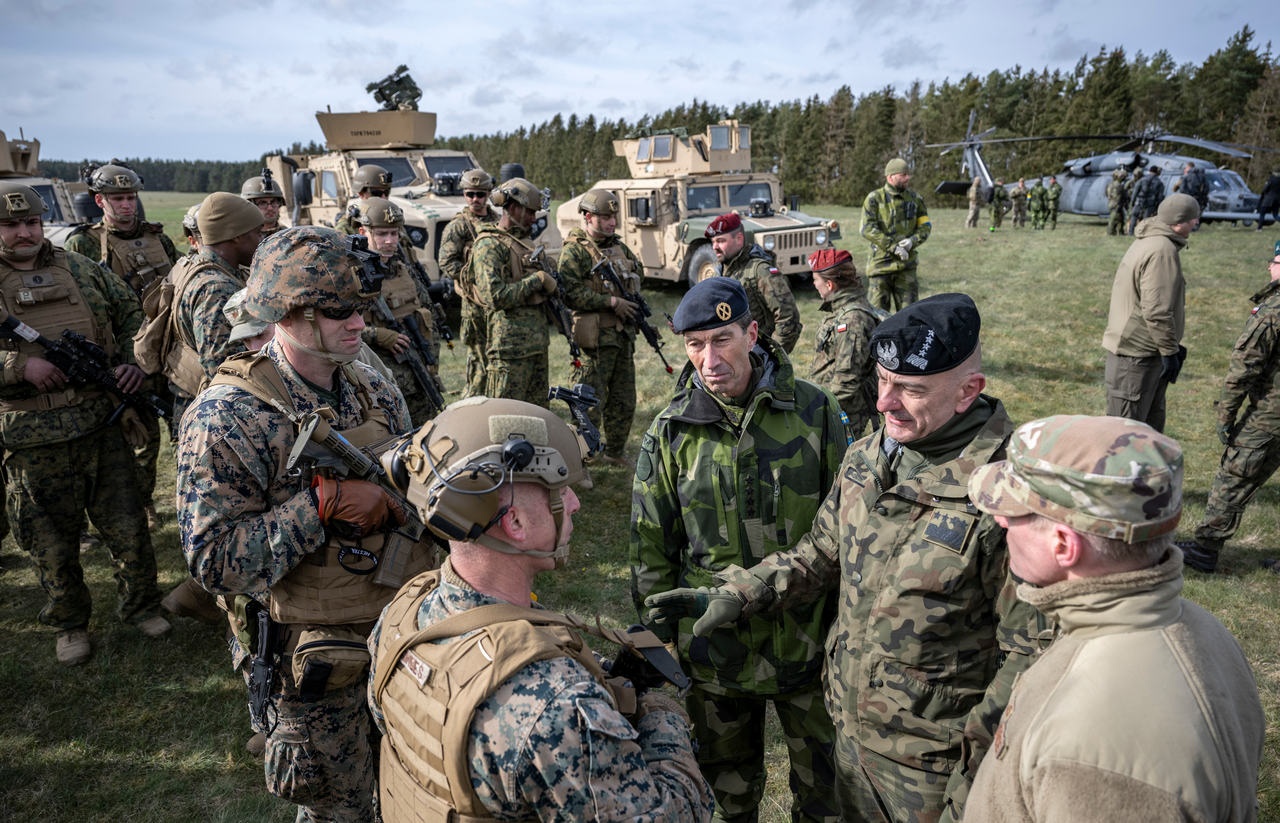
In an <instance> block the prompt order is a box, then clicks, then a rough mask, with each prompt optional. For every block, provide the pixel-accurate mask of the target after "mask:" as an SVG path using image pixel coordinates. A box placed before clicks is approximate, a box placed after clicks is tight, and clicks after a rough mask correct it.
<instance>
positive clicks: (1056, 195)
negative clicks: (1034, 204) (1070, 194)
mask: <svg viewBox="0 0 1280 823" xmlns="http://www.w3.org/2000/svg"><path fill="white" fill-rule="evenodd" d="M1061 200H1062V184H1061V183H1059V182H1058V181H1057V180H1054V181H1053V182H1052V183H1050V184H1049V187H1048V188H1047V189H1045V205H1046V206H1047V207H1048V209H1049V215H1048V217H1049V228H1050V229H1056V228H1058V203H1059V202H1060V201H1061Z"/></svg>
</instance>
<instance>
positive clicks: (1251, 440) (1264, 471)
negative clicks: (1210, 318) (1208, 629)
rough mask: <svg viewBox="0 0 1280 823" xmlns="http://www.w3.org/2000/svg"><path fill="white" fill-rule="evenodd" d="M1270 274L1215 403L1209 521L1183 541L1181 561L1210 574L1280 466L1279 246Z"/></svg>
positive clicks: (1257, 296) (1255, 300)
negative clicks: (1215, 457) (1216, 454)
mask: <svg viewBox="0 0 1280 823" xmlns="http://www.w3.org/2000/svg"><path fill="white" fill-rule="evenodd" d="M1267 268H1268V273H1269V274H1270V276H1271V280H1270V282H1268V283H1267V285H1266V287H1265V288H1263V289H1262V290H1261V291H1259V292H1258V293H1257V294H1255V295H1253V297H1251V298H1249V299H1250V300H1251V301H1252V302H1253V303H1255V304H1256V308H1254V310H1253V313H1252V314H1251V315H1250V316H1249V319H1248V320H1247V321H1246V322H1245V325H1244V331H1243V332H1241V333H1240V337H1239V338H1238V339H1237V340H1236V345H1235V348H1233V349H1232V350H1231V360H1230V362H1229V363H1228V365H1227V377H1226V379H1225V380H1224V381H1223V383H1222V394H1221V395H1220V396H1219V398H1218V402H1217V403H1215V404H1214V405H1215V406H1216V408H1217V412H1218V439H1219V440H1221V441H1222V445H1223V446H1224V447H1226V448H1225V450H1224V451H1223V452H1222V460H1221V462H1220V463H1219V464H1218V472H1217V474H1215V475H1214V478H1213V486H1212V488H1210V489H1209V499H1208V500H1207V501H1206V502H1205V505H1204V518H1203V519H1202V520H1201V521H1200V525H1198V526H1196V531H1195V539H1194V540H1184V541H1179V542H1178V548H1180V549H1182V560H1183V563H1185V564H1186V565H1187V566H1188V567H1189V568H1192V569H1195V570H1196V571H1198V572H1203V573H1204V574H1212V573H1213V572H1214V571H1215V570H1217V568H1218V554H1219V553H1220V552H1221V551H1222V546H1223V544H1225V543H1226V542H1227V541H1228V540H1230V539H1231V536H1232V535H1233V534H1235V533H1236V529H1237V528H1239V527H1240V518H1241V517H1242V516H1243V515H1244V507H1245V506H1247V505H1248V504H1249V501H1250V500H1252V499H1253V496H1254V495H1255V494H1257V492H1258V489H1260V488H1262V484H1263V483H1266V482H1267V480H1268V478H1270V477H1271V475H1272V474H1274V473H1275V471H1276V468H1278V467H1280V438H1278V437H1277V435H1280V379H1277V378H1280V242H1277V243H1276V247H1275V252H1274V254H1272V256H1271V263H1270V264H1269V265H1268V267H1267ZM1241 409H1243V414H1241ZM1271 568H1272V570H1273V571H1275V570H1277V568H1276V566H1275V565H1274V564H1272V565H1271Z"/></svg>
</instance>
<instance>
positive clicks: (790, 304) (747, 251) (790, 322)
mask: <svg viewBox="0 0 1280 823" xmlns="http://www.w3.org/2000/svg"><path fill="white" fill-rule="evenodd" d="M720 274H722V275H723V276H725V277H732V278H734V279H735V280H737V281H738V282H739V283H741V284H742V287H743V288H744V289H746V290H747V300H748V301H749V302H750V303H751V317H752V318H753V319H754V320H755V321H756V323H757V324H759V326H760V336H761V337H772V338H773V339H774V340H776V341H778V343H779V344H781V346H782V348H783V349H784V350H785V351H786V352H787V353H788V354H790V353H791V350H792V349H794V348H795V347H796V341H797V340H799V339H800V331H801V329H803V328H804V326H803V324H802V323H801V322H800V310H799V309H797V308H796V298H795V295H794V294H792V293H791V284H789V283H788V282H787V278H786V275H784V274H782V272H780V271H778V269H777V268H776V267H775V266H774V265H773V258H772V257H770V256H769V253H768V252H767V251H765V250H764V249H762V248H761V247H760V245H759V244H758V243H752V244H750V245H746V244H744V245H743V247H742V250H741V251H739V252H738V253H737V254H736V255H735V256H734V257H733V259H732V260H726V261H724V265H723V266H722V267H721V271H720Z"/></svg>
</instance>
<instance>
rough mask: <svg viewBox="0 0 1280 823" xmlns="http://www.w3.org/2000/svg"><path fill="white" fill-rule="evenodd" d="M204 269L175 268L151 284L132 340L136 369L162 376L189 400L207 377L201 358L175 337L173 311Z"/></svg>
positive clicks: (190, 267) (193, 266)
mask: <svg viewBox="0 0 1280 823" xmlns="http://www.w3.org/2000/svg"><path fill="white" fill-rule="evenodd" d="M203 268H207V266H200V265H195V264H185V265H181V266H177V267H175V270H174V271H172V272H170V274H169V276H166V277H165V278H164V279H162V280H158V281H155V282H153V283H152V284H151V285H150V286H149V287H148V288H147V291H146V293H145V295H144V296H143V300H142V310H143V312H145V313H146V315H147V320H146V322H144V323H143V324H142V325H141V326H140V327H139V328H138V331H137V333H136V334H134V336H133V358H134V360H135V361H137V363H138V367H139V368H141V369H142V370H143V371H145V372H146V373H147V374H160V373H163V374H164V375H165V377H167V378H169V380H170V381H172V383H173V384H174V385H175V386H177V387H178V388H179V389H181V390H182V391H183V392H185V393H186V394H188V395H190V396H191V397H195V396H196V395H197V394H199V392H200V387H201V384H202V383H203V382H204V379H205V377H206V375H205V373H204V366H203V365H201V363H200V355H199V354H198V353H197V352H196V350H195V349H194V348H193V347H192V346H190V345H189V344H188V343H187V342H186V341H185V340H183V339H182V335H180V334H179V333H178V329H177V326H176V318H175V317H174V316H173V307H174V304H175V303H176V302H177V300H178V299H179V298H180V297H181V295H182V290H183V289H185V288H186V286H187V283H189V282H190V281H191V278H192V277H194V276H195V274H196V272H198V271H200V270H201V269H203Z"/></svg>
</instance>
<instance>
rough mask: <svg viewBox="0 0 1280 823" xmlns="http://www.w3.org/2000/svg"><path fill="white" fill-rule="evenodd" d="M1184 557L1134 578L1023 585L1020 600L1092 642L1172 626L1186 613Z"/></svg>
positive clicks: (1172, 554) (1173, 551) (1173, 556)
mask: <svg viewBox="0 0 1280 823" xmlns="http://www.w3.org/2000/svg"><path fill="white" fill-rule="evenodd" d="M1181 592H1182V552H1181V551H1179V550H1178V549H1177V548H1176V547H1174V546H1170V547H1169V553H1168V554H1166V555H1165V557H1164V559H1163V560H1162V561H1160V562H1159V563H1157V564H1156V565H1154V566H1151V567H1149V568H1145V569H1138V570H1137V571H1131V572H1120V573H1118V574H1107V575H1103V576H1101V577H1086V578H1082V579H1079V580H1063V581H1062V582H1060V583H1054V584H1052V585H1049V586H1044V587H1040V586H1035V585H1033V584H1031V583H1020V584H1018V599H1019V600H1022V601H1024V602H1026V603H1030V604H1031V605H1032V606H1035V607H1036V608H1037V609H1039V610H1040V611H1042V612H1044V613H1045V614H1046V615H1048V616H1049V617H1052V618H1055V619H1056V620H1057V621H1058V626H1059V628H1060V630H1061V631H1062V632H1063V633H1065V634H1074V635H1077V636H1089V635H1091V634H1110V633H1113V632H1116V631H1134V630H1139V629H1150V628H1158V627H1160V626H1166V625H1168V624H1170V623H1172V622H1173V621H1175V620H1177V619H1178V616H1179V615H1180V614H1181V613H1182V599H1181V597H1179V594H1180V593H1181Z"/></svg>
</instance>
